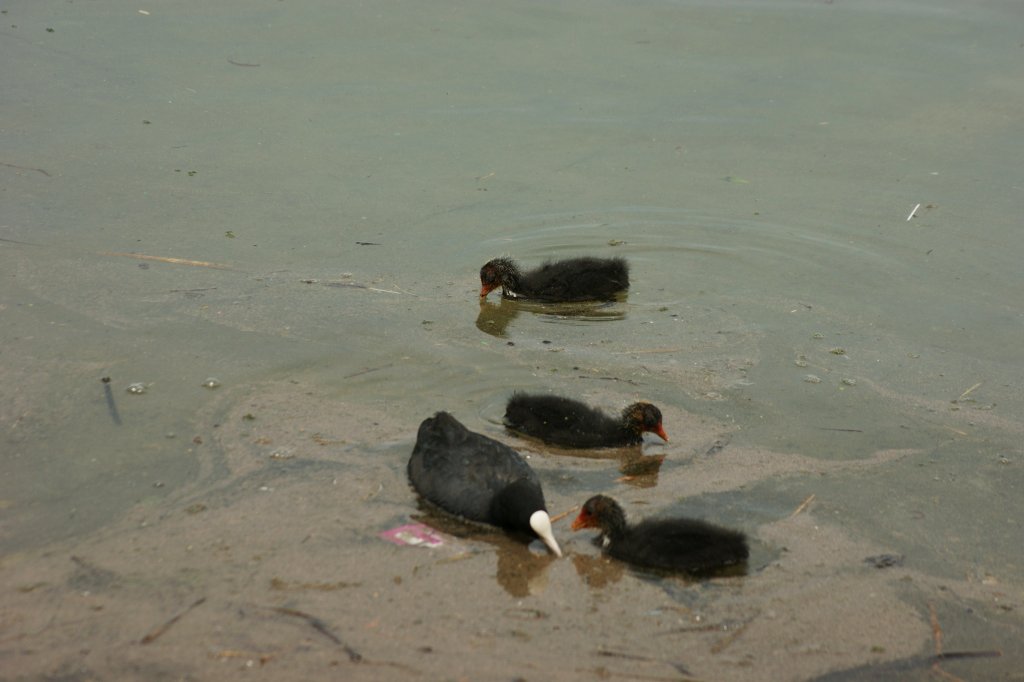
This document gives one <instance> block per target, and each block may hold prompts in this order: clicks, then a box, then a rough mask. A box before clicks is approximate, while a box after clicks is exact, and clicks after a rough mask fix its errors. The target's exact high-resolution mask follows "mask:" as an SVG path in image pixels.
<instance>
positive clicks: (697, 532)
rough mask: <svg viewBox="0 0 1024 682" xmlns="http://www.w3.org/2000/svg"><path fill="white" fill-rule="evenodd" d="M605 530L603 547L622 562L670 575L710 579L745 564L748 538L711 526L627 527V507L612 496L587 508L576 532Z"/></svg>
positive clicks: (654, 522)
mask: <svg viewBox="0 0 1024 682" xmlns="http://www.w3.org/2000/svg"><path fill="white" fill-rule="evenodd" d="M581 528H599V529H600V530H601V534H600V535H599V536H598V537H599V539H600V541H601V546H602V548H603V549H604V551H605V552H606V553H608V554H609V555H610V556H613V557H615V558H616V559H620V560H622V561H626V562H629V563H631V564H636V565H637V566H644V567H648V568H658V569H663V570H669V571H682V572H685V573H691V574H693V573H695V574H706V573H709V572H712V571H715V570H717V569H720V568H724V567H726V566H730V565H732V564H738V563H740V562H742V561H745V560H746V558H747V556H748V555H749V553H750V552H749V550H748V549H747V538H746V536H745V535H744V534H743V533H741V532H739V531H735V530H730V529H728V528H721V527H720V526H715V525H712V524H710V523H707V522H706V521H700V520H697V519H686V518H653V519H646V520H644V521H641V522H640V523H637V524H629V523H627V522H626V514H625V512H623V510H622V507H620V506H619V504H618V503H617V502H616V501H615V500H613V499H612V498H610V497H608V496H606V495H595V496H594V497H591V498H590V499H589V500H587V501H586V503H585V504H584V505H583V509H582V510H581V511H580V514H579V516H577V517H576V520H575V521H573V522H572V529H573V530H579V529H581Z"/></svg>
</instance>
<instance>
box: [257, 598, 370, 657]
mask: <svg viewBox="0 0 1024 682" xmlns="http://www.w3.org/2000/svg"><path fill="white" fill-rule="evenodd" d="M271 611H276V612H277V613H280V614H281V615H284V616H291V617H292V618H301V619H302V620H304V621H306V622H307V623H309V625H310V626H311V627H312V628H313V629H314V630H316V631H317V632H319V633H320V634H321V635H323V636H324V637H326V638H327V639H329V640H331V641H332V642H334V643H335V644H337V645H338V646H340V647H341V648H342V649H344V650H345V653H346V654H348V660H350V661H352V662H353V663H358V662H359V661H361V660H363V656H362V654H360V653H359V652H358V651H356V650H355V649H353V648H352V647H350V646H349V645H348V644H345V643H344V642H342V641H341V639H340V638H339V637H338V636H337V635H336V634H334V633H333V632H331V629H330V628H329V627H327V623H325V622H323V621H322V620H320V619H319V618H317V617H316V616H311V615H310V614H308V613H305V612H303V611H299V610H298V609H289V608H286V607H284V606H275V607H271Z"/></svg>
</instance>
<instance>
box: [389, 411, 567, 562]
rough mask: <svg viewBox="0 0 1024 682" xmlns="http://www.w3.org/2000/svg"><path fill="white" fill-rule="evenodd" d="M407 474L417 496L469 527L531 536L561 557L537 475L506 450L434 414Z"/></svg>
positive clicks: (443, 414) (423, 427)
mask: <svg viewBox="0 0 1024 682" xmlns="http://www.w3.org/2000/svg"><path fill="white" fill-rule="evenodd" d="M408 471H409V481H410V482H411V483H412V486H413V487H414V488H415V489H416V490H417V492H419V494H420V495H422V496H423V497H424V498H425V499H426V500H428V501H429V502H432V503H433V504H435V505H437V506H438V507H440V508H441V509H444V510H445V511H447V512H449V513H452V514H455V515H457V516H461V517H463V518H465V519H468V520H470V521H477V522H480V523H489V524H491V525H493V526H500V527H502V528H507V529H509V530H516V531H525V532H532V533H535V534H536V535H537V536H538V537H540V539H541V540H543V541H544V544H545V545H547V546H548V548H549V549H550V550H551V551H552V552H554V553H555V554H556V555H557V556H562V550H561V549H559V547H558V543H557V542H556V541H555V536H554V534H553V533H552V532H551V519H550V517H549V516H548V513H547V510H546V509H545V504H544V492H543V491H542V490H541V488H540V481H539V480H538V479H537V474H536V473H534V471H533V469H531V468H530V465H529V464H527V463H526V460H524V459H523V458H522V457H521V456H520V455H519V453H518V452H516V451H515V450H513V449H512V448H510V447H508V446H507V445H505V444H503V443H499V442H498V441H496V440H493V439H491V438H488V437H486V436H482V435H480V434H479V433H473V432H472V431H470V430H469V429H467V428H466V427H465V426H463V425H462V424H461V423H459V421H458V420H457V419H455V417H453V416H451V415H450V414H448V413H447V412H438V413H437V414H435V415H434V416H433V417H431V418H429V419H425V420H423V423H422V424H420V430H419V433H418V434H417V435H416V447H414V448H413V450H412V457H410V458H409V469H408Z"/></svg>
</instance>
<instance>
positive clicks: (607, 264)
mask: <svg viewBox="0 0 1024 682" xmlns="http://www.w3.org/2000/svg"><path fill="white" fill-rule="evenodd" d="M498 287H501V295H502V296H504V297H505V298H525V299H533V300H536V301H546V302H549V303H557V302H570V301H607V300H611V299H613V298H615V294H616V293H618V292H620V291H625V290H626V289H628V288H629V264H628V263H626V261H625V260H623V259H622V258H592V257H584V258H570V259H568V260H560V261H553V262H552V261H549V262H547V263H544V264H543V265H541V266H540V267H539V268H537V269H535V270H530V271H529V272H521V271H520V270H519V266H517V265H516V264H515V261H513V260H512V259H511V258H495V259H494V260H492V261H489V262H488V263H487V264H486V265H484V266H483V267H482V268H480V298H486V296H487V294H489V293H490V292H492V291H493V290H495V289H497V288H498Z"/></svg>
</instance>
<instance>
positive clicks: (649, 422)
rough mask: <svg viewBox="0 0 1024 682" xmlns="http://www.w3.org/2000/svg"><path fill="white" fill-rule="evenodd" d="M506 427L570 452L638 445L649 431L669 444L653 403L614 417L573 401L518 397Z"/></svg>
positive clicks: (510, 408) (637, 405)
mask: <svg viewBox="0 0 1024 682" xmlns="http://www.w3.org/2000/svg"><path fill="white" fill-rule="evenodd" d="M505 426H507V427H508V428H510V429H512V430H513V431H518V432H519V433H522V434H525V435H527V436H532V437H534V438H539V439H540V440H542V441H544V442H545V443H551V444H554V445H563V446H566V447H570V448H609V447H622V446H626V445H637V444H639V443H642V442H643V439H644V436H643V434H644V432H645V431H649V432H651V433H656V434H658V436H660V437H661V439H662V440H664V441H668V434H666V433H665V428H664V427H663V426H662V425H661V410H659V409H658V408H657V407H655V406H654V405H652V404H651V403H633V404H632V405H630V406H629V407H627V408H626V409H624V410H623V411H622V415H621V416H619V417H611V416H609V415H607V414H605V413H604V412H602V411H600V410H598V409H595V408H593V407H590V406H589V405H585V404H584V403H581V402H580V401H578V400H573V399H571V398H562V397H560V396H554V395H529V394H526V393H516V394H514V395H513V396H512V397H511V398H509V400H508V404H507V405H506V406H505Z"/></svg>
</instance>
